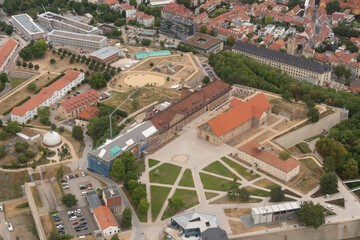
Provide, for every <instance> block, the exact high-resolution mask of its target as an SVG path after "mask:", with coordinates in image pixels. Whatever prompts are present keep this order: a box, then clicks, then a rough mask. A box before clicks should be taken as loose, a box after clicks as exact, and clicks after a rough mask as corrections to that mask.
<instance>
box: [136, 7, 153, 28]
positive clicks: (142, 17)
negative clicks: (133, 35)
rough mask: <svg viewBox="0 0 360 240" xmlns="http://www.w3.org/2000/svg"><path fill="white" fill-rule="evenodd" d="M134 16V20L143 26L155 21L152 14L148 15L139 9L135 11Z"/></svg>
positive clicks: (148, 25)
mask: <svg viewBox="0 0 360 240" xmlns="http://www.w3.org/2000/svg"><path fill="white" fill-rule="evenodd" d="M134 16H135V18H136V21H137V22H138V23H140V24H143V25H144V26H145V27H150V25H151V24H153V23H154V22H155V17H154V16H153V15H148V14H146V13H144V12H141V11H140V12H137V13H135V14H134Z"/></svg>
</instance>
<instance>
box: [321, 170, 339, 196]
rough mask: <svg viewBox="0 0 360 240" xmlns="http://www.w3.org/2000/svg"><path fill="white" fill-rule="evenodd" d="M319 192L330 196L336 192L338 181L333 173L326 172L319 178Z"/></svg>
mask: <svg viewBox="0 0 360 240" xmlns="http://www.w3.org/2000/svg"><path fill="white" fill-rule="evenodd" d="M320 191H321V192H322V193H324V194H332V193H336V192H337V191H338V179H337V177H336V174H335V173H333V172H328V173H325V174H324V175H323V176H322V177H321V178H320Z"/></svg>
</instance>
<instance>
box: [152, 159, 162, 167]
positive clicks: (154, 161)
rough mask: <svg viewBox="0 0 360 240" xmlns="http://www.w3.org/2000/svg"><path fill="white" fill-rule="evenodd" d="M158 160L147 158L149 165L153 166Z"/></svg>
mask: <svg viewBox="0 0 360 240" xmlns="http://www.w3.org/2000/svg"><path fill="white" fill-rule="evenodd" d="M159 162H160V161H158V160H155V159H149V167H153V166H155V165H156V164H158V163H159Z"/></svg>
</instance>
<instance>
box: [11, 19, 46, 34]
mask: <svg viewBox="0 0 360 240" xmlns="http://www.w3.org/2000/svg"><path fill="white" fill-rule="evenodd" d="M11 18H12V23H13V25H14V27H15V30H16V32H20V33H22V34H24V36H25V37H26V38H27V39H29V40H38V39H42V38H44V37H45V32H44V31H43V30H42V29H41V28H40V27H39V26H38V25H37V24H36V23H35V22H34V20H33V19H32V18H31V17H30V16H29V15H27V14H26V13H25V14H19V15H14V16H11Z"/></svg>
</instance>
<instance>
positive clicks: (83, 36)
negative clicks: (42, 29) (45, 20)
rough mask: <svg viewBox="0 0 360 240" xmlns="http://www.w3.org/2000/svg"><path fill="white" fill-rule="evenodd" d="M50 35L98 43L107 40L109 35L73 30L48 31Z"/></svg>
mask: <svg viewBox="0 0 360 240" xmlns="http://www.w3.org/2000/svg"><path fill="white" fill-rule="evenodd" d="M48 36H60V37H66V38H73V39H78V40H85V41H89V42H96V43H98V42H102V41H106V39H107V37H104V36H99V35H93V34H81V33H73V32H67V31H60V30H52V31H51V32H49V33H48Z"/></svg>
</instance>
